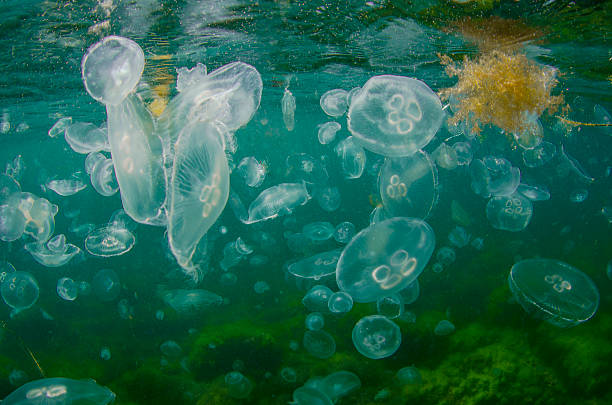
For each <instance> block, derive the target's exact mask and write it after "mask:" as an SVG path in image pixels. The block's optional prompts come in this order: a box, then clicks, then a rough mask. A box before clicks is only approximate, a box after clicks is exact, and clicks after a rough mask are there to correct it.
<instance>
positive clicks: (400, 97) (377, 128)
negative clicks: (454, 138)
mask: <svg viewBox="0 0 612 405" xmlns="http://www.w3.org/2000/svg"><path fill="white" fill-rule="evenodd" d="M443 118H444V112H443V111H442V104H441V102H440V99H439V98H438V96H437V95H436V94H435V93H434V92H433V91H432V90H431V89H430V88H429V87H428V86H427V85H426V84H425V83H423V82H422V81H420V80H417V79H412V78H408V77H403V76H391V75H383V76H374V77H371V78H370V79H369V80H368V81H367V82H366V83H365V84H364V86H363V87H362V88H361V90H360V91H359V93H357V94H356V95H355V96H354V97H353V98H352V100H351V105H350V108H349V111H348V129H349V131H351V133H352V134H353V136H354V137H355V138H356V141H358V142H359V143H361V144H362V146H363V147H364V148H366V149H368V150H370V151H372V152H374V153H378V154H381V155H384V156H390V157H399V156H410V155H413V154H414V153H416V152H417V151H418V150H419V149H421V148H423V147H425V145H427V144H428V143H429V141H431V139H432V138H433V137H434V136H435V134H436V132H438V129H439V128H440V126H441V125H442V120H443Z"/></svg>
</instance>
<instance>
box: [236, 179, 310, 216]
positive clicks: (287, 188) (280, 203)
mask: <svg viewBox="0 0 612 405" xmlns="http://www.w3.org/2000/svg"><path fill="white" fill-rule="evenodd" d="M308 200H310V194H308V190H307V189H306V184H305V183H283V184H278V185H276V186H272V187H270V188H267V189H265V190H264V191H262V192H261V194H259V195H258V196H257V198H255V200H253V202H252V203H251V205H249V218H248V219H247V221H246V223H247V224H252V223H254V222H259V221H265V220H268V219H272V218H276V217H278V216H279V215H286V214H290V213H291V212H293V210H294V209H295V208H297V207H299V206H300V205H304V204H306V203H307V202H308Z"/></svg>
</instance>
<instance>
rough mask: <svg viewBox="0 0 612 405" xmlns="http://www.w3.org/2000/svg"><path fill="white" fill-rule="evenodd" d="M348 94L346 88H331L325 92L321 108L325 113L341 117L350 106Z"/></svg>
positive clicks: (321, 100) (320, 101)
mask: <svg viewBox="0 0 612 405" xmlns="http://www.w3.org/2000/svg"><path fill="white" fill-rule="evenodd" d="M347 96H348V92H347V91H346V90H342V89H334V90H329V91H326V92H325V93H323V95H322V96H321V99H320V100H319V104H321V109H323V112H324V113H325V114H327V115H330V116H332V117H340V116H342V115H343V114H344V113H345V112H346V109H347V108H348V102H347Z"/></svg>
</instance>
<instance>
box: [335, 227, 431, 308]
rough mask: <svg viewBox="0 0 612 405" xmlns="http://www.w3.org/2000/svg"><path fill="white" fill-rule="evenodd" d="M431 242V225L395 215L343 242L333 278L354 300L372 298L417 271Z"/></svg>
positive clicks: (395, 288)
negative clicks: (334, 277)
mask: <svg viewBox="0 0 612 405" xmlns="http://www.w3.org/2000/svg"><path fill="white" fill-rule="evenodd" d="M434 246H435V236H434V232H433V230H432V229H431V227H430V226H429V225H428V224H427V223H426V222H424V221H422V220H420V219H416V218H402V217H395V218H391V219H388V220H385V221H382V222H378V223H376V224H374V225H370V226H369V227H367V228H366V229H364V230H362V231H361V232H359V233H358V234H357V235H356V236H355V237H354V238H353V239H352V240H351V242H350V243H349V244H348V245H346V247H345V248H344V250H343V251H342V255H341V256H340V259H339V260H338V264H337V267H336V281H337V283H338V286H339V287H340V289H341V290H342V291H345V292H347V293H348V294H350V295H351V297H352V298H353V300H355V301H356V302H374V301H376V300H377V299H378V298H381V297H385V296H388V295H390V294H393V293H395V292H398V291H400V290H402V289H403V288H405V287H407V286H408V285H409V284H410V283H412V282H413V281H414V280H416V278H417V277H418V276H419V274H421V272H422V271H423V269H424V268H425V265H426V264H427V262H428V261H429V258H430V257H431V254H432V253H433V250H434Z"/></svg>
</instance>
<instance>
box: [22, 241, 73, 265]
mask: <svg viewBox="0 0 612 405" xmlns="http://www.w3.org/2000/svg"><path fill="white" fill-rule="evenodd" d="M24 248H25V249H26V250H27V251H28V252H30V254H31V255H32V257H33V258H34V259H35V260H36V261H37V262H38V263H40V264H42V265H43V266H47V267H60V266H63V265H65V264H66V263H68V262H69V261H70V260H71V259H72V258H73V257H74V256H76V255H77V254H79V253H80V252H81V249H79V248H78V247H77V246H75V245H73V244H71V243H66V236H64V234H59V235H56V236H54V237H53V238H51V239H50V240H49V241H47V242H32V243H26V244H25V246H24Z"/></svg>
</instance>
